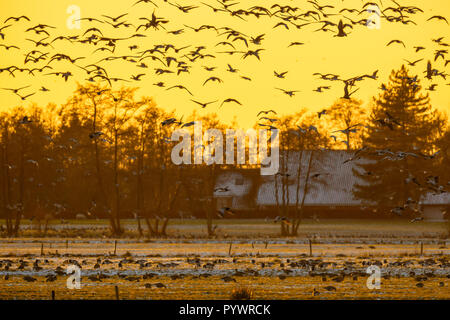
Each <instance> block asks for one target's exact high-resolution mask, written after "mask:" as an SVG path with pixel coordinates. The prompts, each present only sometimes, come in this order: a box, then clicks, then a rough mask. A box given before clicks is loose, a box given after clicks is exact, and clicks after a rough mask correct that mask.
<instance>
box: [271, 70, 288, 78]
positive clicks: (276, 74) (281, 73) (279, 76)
mask: <svg viewBox="0 0 450 320" xmlns="http://www.w3.org/2000/svg"><path fill="white" fill-rule="evenodd" d="M287 73H288V71H284V72H280V73H278V72H276V71H274V72H273V74H274V76H275V77H277V78H280V79H285V76H286V74H287Z"/></svg>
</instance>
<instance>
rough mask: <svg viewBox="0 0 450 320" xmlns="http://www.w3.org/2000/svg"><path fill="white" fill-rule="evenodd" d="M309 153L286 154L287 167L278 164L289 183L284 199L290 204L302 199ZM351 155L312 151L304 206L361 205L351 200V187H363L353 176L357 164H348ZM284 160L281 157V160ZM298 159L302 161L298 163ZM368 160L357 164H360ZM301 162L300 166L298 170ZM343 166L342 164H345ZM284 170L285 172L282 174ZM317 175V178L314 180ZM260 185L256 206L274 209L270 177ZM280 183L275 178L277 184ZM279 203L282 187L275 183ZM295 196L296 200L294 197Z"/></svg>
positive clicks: (352, 198) (273, 187)
mask: <svg viewBox="0 0 450 320" xmlns="http://www.w3.org/2000/svg"><path fill="white" fill-rule="evenodd" d="M311 152H312V151H303V152H290V153H289V155H286V154H285V157H286V158H285V159H286V160H287V164H286V165H284V166H283V164H280V171H281V172H283V173H287V174H289V179H290V180H291V181H290V183H289V186H288V195H287V197H286V199H287V201H286V202H288V203H289V204H295V203H296V202H297V199H298V202H299V203H300V202H301V200H302V198H303V190H304V186H305V181H306V173H307V167H308V163H309V158H310V156H311ZM352 155H353V153H352V152H348V151H344V150H333V151H314V152H313V160H312V163H311V171H310V178H309V184H308V192H307V194H306V197H305V205H310V206H311V205H317V206H320V205H326V206H342V205H362V204H363V203H362V202H361V200H358V199H355V198H354V197H353V192H352V189H353V186H354V185H355V184H356V183H358V184H364V183H365V182H364V181H363V180H362V179H359V178H358V177H357V176H355V175H354V174H353V172H352V169H353V168H354V167H355V164H356V163H355V162H356V161H349V162H345V161H346V160H348V159H349V158H350V157H351V156H352ZM282 157H283V156H282ZM300 158H301V161H300ZM363 161H365V162H367V161H368V160H358V162H359V163H361V162H363ZM300 162H301V166H299V164H300ZM344 162H345V163H344ZM281 163H283V159H281ZM283 167H284V170H283ZM299 167H300V170H301V171H300V179H299V181H300V186H299V187H298V186H297V174H298V169H299ZM316 175H318V176H317V177H316ZM267 180H268V181H267ZM267 180H266V182H264V183H262V185H261V186H260V188H259V192H258V198H257V203H258V204H259V205H276V203H277V201H276V183H275V177H274V176H272V177H270V178H269V179H267ZM280 180H281V179H280V178H278V181H280ZM277 187H278V201H279V203H282V198H283V195H282V185H281V183H278V185H277ZM297 194H298V197H297Z"/></svg>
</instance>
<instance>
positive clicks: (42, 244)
mask: <svg viewBox="0 0 450 320" xmlns="http://www.w3.org/2000/svg"><path fill="white" fill-rule="evenodd" d="M43 255H44V243H43V242H41V256H43Z"/></svg>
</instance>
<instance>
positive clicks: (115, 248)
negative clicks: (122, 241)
mask: <svg viewBox="0 0 450 320" xmlns="http://www.w3.org/2000/svg"><path fill="white" fill-rule="evenodd" d="M116 252H117V240H114V255H116Z"/></svg>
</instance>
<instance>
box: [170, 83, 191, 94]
mask: <svg viewBox="0 0 450 320" xmlns="http://www.w3.org/2000/svg"><path fill="white" fill-rule="evenodd" d="M174 88H178V89H181V90H186V91H187V92H188V93H189V94H190V95H191V96H193V94H192V92H190V91H189V90H188V89H187V88H186V87H185V86H182V85H180V84H179V85H176V86H172V87H170V88H167V89H166V90H170V89H174Z"/></svg>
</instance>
